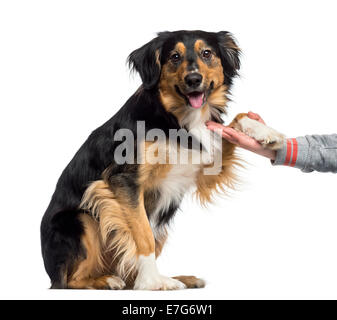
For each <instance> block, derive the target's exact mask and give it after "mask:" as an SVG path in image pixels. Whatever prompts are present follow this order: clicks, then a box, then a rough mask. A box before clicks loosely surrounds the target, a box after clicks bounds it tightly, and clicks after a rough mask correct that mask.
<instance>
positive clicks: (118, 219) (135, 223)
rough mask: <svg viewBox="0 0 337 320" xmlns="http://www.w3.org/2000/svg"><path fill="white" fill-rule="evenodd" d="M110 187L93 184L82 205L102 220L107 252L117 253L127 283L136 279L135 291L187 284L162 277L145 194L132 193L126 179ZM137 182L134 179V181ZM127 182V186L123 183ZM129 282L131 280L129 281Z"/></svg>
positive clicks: (101, 231) (118, 263)
mask: <svg viewBox="0 0 337 320" xmlns="http://www.w3.org/2000/svg"><path fill="white" fill-rule="evenodd" d="M122 178H123V179H119V178H118V177H116V176H114V177H112V178H111V179H115V180H114V181H113V183H111V185H114V186H116V184H117V179H118V183H119V188H118V189H115V190H114V192H112V191H111V188H110V187H109V184H108V183H106V182H105V181H96V182H93V183H92V184H91V185H90V186H89V187H88V189H87V191H86V192H85V195H84V198H83V201H82V205H83V206H84V207H85V208H87V209H89V210H90V211H91V212H92V213H93V214H94V215H96V216H97V217H99V228H100V234H101V236H102V243H103V246H104V250H105V251H106V252H111V253H114V259H115V261H116V272H117V275H118V276H120V277H121V278H122V279H124V280H128V279H131V278H132V279H135V280H134V281H133V283H132V286H133V288H134V289H140V290H175V289H183V288H185V285H184V284H183V283H182V282H180V281H179V280H176V279H172V278H169V277H164V276H162V275H160V274H159V272H158V269H157V265H156V258H155V239H154V236H153V233H152V230H151V226H150V223H149V221H148V218H147V215H146V211H145V207H144V200H143V195H142V193H141V192H135V190H136V189H135V188H133V189H132V190H133V192H131V190H130V189H129V188H130V185H129V183H130V180H127V178H126V177H125V176H123V177H122ZM133 180H134V179H133ZM124 182H128V184H127V185H125V184H123V183H124ZM127 282H129V281H127Z"/></svg>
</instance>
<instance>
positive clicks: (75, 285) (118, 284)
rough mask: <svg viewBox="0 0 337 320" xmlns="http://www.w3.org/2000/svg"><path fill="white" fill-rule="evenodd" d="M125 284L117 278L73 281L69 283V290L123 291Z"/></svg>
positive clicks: (105, 277) (102, 277) (107, 277)
mask: <svg viewBox="0 0 337 320" xmlns="http://www.w3.org/2000/svg"><path fill="white" fill-rule="evenodd" d="M124 286H125V283H124V282H123V281H122V280H121V279H120V278H119V277H116V276H101V277H98V278H95V279H94V278H84V279H72V280H71V281H69V282H68V288H69V289H96V290H106V289H123V288H124Z"/></svg>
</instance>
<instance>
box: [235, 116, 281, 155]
mask: <svg viewBox="0 0 337 320" xmlns="http://www.w3.org/2000/svg"><path fill="white" fill-rule="evenodd" d="M230 126H231V127H232V128H234V129H236V130H238V131H241V132H243V133H244V134H246V135H248V136H250V137H252V138H254V139H255V140H257V141H258V142H260V143H261V144H262V146H263V147H264V148H268V149H272V150H277V149H280V148H281V147H282V145H283V143H284V141H285V136H284V135H283V134H282V133H279V132H278V131H276V130H274V129H272V128H270V127H268V126H266V125H265V124H263V123H261V122H259V121H256V120H253V119H250V118H249V117H248V116H247V114H246V113H240V114H238V115H237V116H236V117H235V119H234V120H233V122H232V123H231V125H230Z"/></svg>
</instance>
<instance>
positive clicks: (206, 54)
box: [202, 50, 212, 59]
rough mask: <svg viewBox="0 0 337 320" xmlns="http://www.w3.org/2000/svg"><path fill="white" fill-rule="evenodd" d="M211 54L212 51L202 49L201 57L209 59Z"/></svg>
mask: <svg viewBox="0 0 337 320" xmlns="http://www.w3.org/2000/svg"><path fill="white" fill-rule="evenodd" d="M211 56H212V51H211V50H204V51H203V53H202V57H203V58H205V59H209V58H210V57H211Z"/></svg>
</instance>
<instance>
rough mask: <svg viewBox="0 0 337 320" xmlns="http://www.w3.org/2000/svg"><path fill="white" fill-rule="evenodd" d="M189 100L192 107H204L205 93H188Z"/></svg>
mask: <svg viewBox="0 0 337 320" xmlns="http://www.w3.org/2000/svg"><path fill="white" fill-rule="evenodd" d="M188 101H189V102H190V105H191V107H192V108H195V109H198V108H201V107H202V103H203V101H204V94H203V93H202V92H200V93H191V94H189V95H188Z"/></svg>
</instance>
